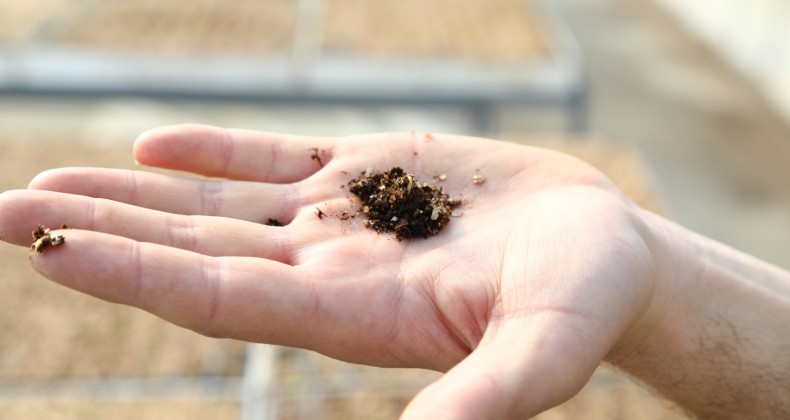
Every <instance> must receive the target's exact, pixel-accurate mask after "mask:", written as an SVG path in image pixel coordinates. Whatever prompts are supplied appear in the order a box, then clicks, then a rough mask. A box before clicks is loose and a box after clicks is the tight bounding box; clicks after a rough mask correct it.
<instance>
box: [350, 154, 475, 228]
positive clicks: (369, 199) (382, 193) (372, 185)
mask: <svg viewBox="0 0 790 420" xmlns="http://www.w3.org/2000/svg"><path fill="white" fill-rule="evenodd" d="M348 189H349V191H351V192H352V193H354V194H355V195H356V196H357V197H359V199H360V200H362V205H361V206H360V211H361V212H362V213H364V214H365V215H366V216H367V220H366V221H365V226H366V227H368V228H370V229H373V230H375V231H377V232H379V233H381V232H393V233H395V237H396V238H397V239H398V240H402V239H405V238H416V237H423V238H428V237H429V236H431V235H436V234H438V233H439V232H440V231H441V230H442V228H444V227H445V226H447V223H449V222H450V215H451V214H452V211H453V209H455V208H456V207H458V206H460V205H461V204H462V203H461V201H460V200H455V199H453V198H450V196H449V195H447V194H445V193H444V192H443V191H442V189H441V188H436V187H434V186H432V185H428V184H427V183H422V182H419V181H418V180H417V179H416V178H415V177H414V175H412V174H407V173H405V172H404V171H403V169H401V168H398V167H395V168H392V169H390V170H388V171H386V172H376V171H373V169H371V168H368V169H366V170H365V172H362V174H361V175H360V176H359V177H358V178H356V179H352V180H351V181H349V183H348Z"/></svg>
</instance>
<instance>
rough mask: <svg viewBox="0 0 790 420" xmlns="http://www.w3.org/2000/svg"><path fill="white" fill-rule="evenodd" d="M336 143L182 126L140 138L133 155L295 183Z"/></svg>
mask: <svg viewBox="0 0 790 420" xmlns="http://www.w3.org/2000/svg"><path fill="white" fill-rule="evenodd" d="M335 145H336V143H335V141H333V140H332V139H328V138H318V137H302V136H289V135H283V134H275V133H267V132H261V131H251V130H238V129H224V128H220V127H213V126H207V125H196V124H183V125H174V126H167V127H161V128H156V129H153V130H149V131H146V132H145V133H143V134H141V135H140V136H139V137H138V138H137V141H136V142H135V145H134V156H135V158H136V159H137V161H138V162H139V163H141V164H144V165H149V166H156V167H160V168H166V169H175V170H180V171H187V172H192V173H196V174H200V175H206V176H215V177H222V178H228V179H238V180H244V181H257V182H269V183H292V182H297V181H300V180H303V179H305V178H307V177H309V176H310V175H312V174H314V173H316V172H317V171H319V170H320V169H321V168H322V167H323V166H324V165H326V164H327V163H329V161H330V160H331V159H332V157H333V154H334V150H335Z"/></svg>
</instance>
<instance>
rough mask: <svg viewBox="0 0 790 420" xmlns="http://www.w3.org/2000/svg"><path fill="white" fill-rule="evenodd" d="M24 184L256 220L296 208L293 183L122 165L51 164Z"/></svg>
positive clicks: (285, 216)
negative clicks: (192, 175)
mask: <svg viewBox="0 0 790 420" xmlns="http://www.w3.org/2000/svg"><path fill="white" fill-rule="evenodd" d="M29 188H31V189H37V190H49V191H58V192H64V193H69V194H77V195H84V196H88V197H95V198H106V199H109V200H113V201H119V202H123V203H128V204H132V205H135V206H139V207H145V208H149V209H153V210H160V211H163V212H168V213H176V214H185V215H204V216H222V217H230V218H235V219H241V220H247V221H251V222H257V223H264V222H266V221H267V220H268V219H269V218H272V219H278V220H280V221H281V222H288V221H290V220H291V219H292V218H293V213H294V209H296V208H298V203H296V201H298V198H297V196H296V189H295V188H294V186H293V185H279V184H263V183H257V182H244V181H227V180H222V181H218V180H211V179H192V178H181V177H174V176H167V175H161V174H156V173H150V172H141V171H129V170H121V169H102V168H60V169H52V170H49V171H45V172H43V173H41V174H39V175H38V176H36V177H35V178H34V179H33V180H32V181H31V182H30V185H29Z"/></svg>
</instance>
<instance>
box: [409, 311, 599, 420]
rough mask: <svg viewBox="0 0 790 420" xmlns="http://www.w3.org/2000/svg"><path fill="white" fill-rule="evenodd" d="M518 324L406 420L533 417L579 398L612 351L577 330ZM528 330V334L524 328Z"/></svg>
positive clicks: (428, 391) (448, 377)
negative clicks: (570, 399)
mask: <svg viewBox="0 0 790 420" xmlns="http://www.w3.org/2000/svg"><path fill="white" fill-rule="evenodd" d="M518 324H520V325H517V324H516V323H513V325H511V326H508V327H507V328H499V329H498V331H497V332H496V333H495V334H496V335H495V337H493V338H492V339H489V340H486V339H485V338H484V340H483V341H482V342H481V344H480V345H479V346H478V348H477V349H475V350H474V351H473V352H472V353H471V354H470V355H469V356H468V357H467V358H466V359H464V360H463V361H461V363H459V364H458V365H456V366H455V367H453V368H452V369H450V370H449V371H448V372H447V373H446V374H445V375H444V376H442V377H441V378H440V379H439V380H437V381H436V382H434V383H433V384H431V385H430V386H428V387H427V388H425V389H424V390H422V392H420V393H419V394H418V395H417V397H415V398H414V400H413V401H412V402H411V403H410V404H409V406H408V407H407V408H406V411H405V412H404V413H403V417H402V418H403V419H432V420H438V419H510V418H515V419H519V418H528V417H531V416H534V415H537V414H538V413H540V412H542V411H544V410H547V409H549V408H551V407H553V406H555V405H559V404H561V403H562V402H564V401H566V400H567V399H569V398H571V397H572V396H573V395H575V394H576V393H577V392H579V390H581V388H582V387H583V386H584V384H585V383H586V382H587V381H588V380H589V379H590V376H592V373H593V372H594V371H595V369H596V367H597V366H598V364H599V363H600V362H601V360H602V359H603V357H604V355H605V353H606V350H605V349H600V350H599V351H595V350H594V347H596V346H589V345H587V343H585V342H584V340H583V338H581V337H580V336H579V331H578V330H577V329H573V328H557V325H556V324H553V325H551V324H552V323H548V324H549V325H550V326H551V327H552V328H548V325H545V324H544V326H543V327H537V328H535V327H536V326H535V325H527V324H532V322H530V323H518ZM524 328H526V330H524Z"/></svg>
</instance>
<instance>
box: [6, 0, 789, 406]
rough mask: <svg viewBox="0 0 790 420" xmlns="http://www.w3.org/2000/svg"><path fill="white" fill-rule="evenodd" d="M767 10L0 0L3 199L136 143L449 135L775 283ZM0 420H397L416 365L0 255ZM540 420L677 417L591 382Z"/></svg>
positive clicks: (13, 251) (519, 3)
mask: <svg viewBox="0 0 790 420" xmlns="http://www.w3.org/2000/svg"><path fill="white" fill-rule="evenodd" d="M788 21H790V3H788V2H787V1H783V0H760V1H748V2H747V1H745V0H739V1H730V2H726V3H722V2H715V1H710V0H705V1H702V0H700V1H696V2H684V1H681V0H630V1H629V0H553V1H551V2H550V3H549V2H540V1H537V0H531V1H526V0H436V1H432V2H425V1H419V0H375V1H374V0H367V1H366V0H237V1H234V2H222V1H219V0H188V1H183V2H178V3H175V2H162V1H157V0H135V1H131V0H126V1H124V0H113V1H107V0H105V1H99V0H27V1H24V2H21V1H11V0H0V146H1V147H0V187H1V188H2V190H8V189H14V188H24V187H25V186H26V184H27V182H28V181H29V180H30V179H31V178H32V177H33V176H34V175H35V174H36V173H38V172H40V171H42V170H45V169H47V168H51V167H59V166H111V167H121V168H134V162H133V160H132V158H131V153H130V152H131V144H132V141H133V140H134V138H135V137H136V135H137V134H139V133H140V132H142V131H144V130H145V129H148V128H152V127H155V126H159V125H163V124H171V123H183V122H198V123H208V124H218V125H222V126H233V127H241V128H250V129H263V130H269V131H282V132H289V133H296V134H313V135H345V134H355V133H361V132H371V131H376V132H378V131H390V130H398V131H423V132H453V133H461V134H473V135H483V136H489V137H494V138H499V139H504V140H510V141H514V142H519V143H525V144H535V145H539V146H543V147H551V148H557V149H560V150H562V151H565V152H567V153H571V154H575V155H578V156H580V157H582V158H583V159H586V160H588V161H590V162H591V163H593V164H594V165H596V166H598V167H599V168H601V169H602V170H604V171H605V172H606V173H607V174H609V176H610V177H612V178H613V180H614V181H615V182H616V183H617V184H618V185H620V186H621V188H623V189H624V190H625V191H626V192H627V193H628V194H629V195H630V196H631V197H632V198H634V200H635V201H637V202H638V203H639V204H641V205H643V206H645V207H648V208H650V209H652V210H654V211H657V212H660V213H663V214H665V215H667V216H668V217H670V218H672V219H674V220H676V221H678V222H679V223H680V224H682V225H684V226H687V227H689V228H691V229H693V230H696V231H698V232H701V233H703V234H705V235H708V236H710V237H713V238H714V239H717V240H719V241H722V242H724V243H726V244H729V245H731V246H733V247H735V248H738V249H741V250H744V251H746V252H749V253H751V254H754V255H756V256H758V257H760V258H762V259H765V260H768V261H769V262H772V263H774V264H777V265H779V266H782V267H784V268H790V252H788V250H790V239H789V238H790V235H788V232H790V188H787V186H786V184H787V180H788V179H790V128H789V127H790V76H789V75H790V27H789V26H787V25H786V22H788ZM0 279H1V280H2V282H3V285H4V291H3V293H2V294H1V295H0V419H6V418H8V419H39V418H48V419H92V418H117V419H124V418H129V419H131V418H134V419H141V418H171V419H179V418H184V419H186V418H189V419H201V418H205V419H233V418H244V419H261V418H265V419H275V418H281V419H291V418H295V419H298V418H309V419H313V418H344V419H345V418H365V419H369V418H395V417H396V416H397V414H398V413H400V411H401V410H402V409H403V407H404V406H405V404H406V403H407V402H408V401H409V399H410V398H411V397H412V396H413V395H414V394H415V393H416V392H417V391H418V390H419V389H420V388H421V387H423V386H424V385H425V384H427V383H428V382H430V381H431V380H433V379H435V378H436V377H437V374H436V373H433V372H425V371H420V370H401V369H374V368H365V367H358V366H353V365H348V364H345V363H340V362H337V361H333V360H331V359H327V358H324V357H321V356H319V355H316V354H313V353H309V352H304V351H298V350H293V349H284V348H277V347H272V346H257V345H247V344H245V343H240V342H236V341H232V340H213V339H207V338H204V337H200V336H198V335H196V334H194V333H192V332H190V331H185V330H182V329H179V328H177V327H174V326H171V325H168V324H166V323H165V322H164V321H161V320H159V319H157V318H155V317H153V316H150V315H148V314H145V313H142V312H140V311H136V310H133V309H131V308H126V307H120V306H116V305H110V304H107V303H104V302H100V301H97V300H95V299H91V298H88V297H85V296H82V295H79V294H77V293H75V292H72V291H69V290H65V289H63V288H61V287H58V286H56V285H54V284H51V283H49V282H47V281H44V280H43V279H42V278H40V277H39V276H37V275H36V274H35V273H33V272H32V270H30V269H29V267H28V263H27V250H25V249H20V248H15V247H12V246H9V245H6V244H0ZM539 418H541V419H571V418H585V419H640V418H643V419H659V418H683V414H682V413H681V412H680V411H679V410H677V409H676V408H674V407H672V405H671V404H669V403H667V402H664V401H661V400H660V399H657V398H654V397H653V396H652V395H651V393H650V392H649V391H647V390H645V389H643V388H640V387H639V386H637V385H636V384H634V383H633V382H632V381H631V380H630V379H628V378H627V377H625V376H624V375H621V374H618V373H616V372H613V371H612V370H611V369H608V368H602V369H601V370H600V371H599V372H598V373H596V375H595V376H594V377H593V380H592V381H591V382H590V384H589V385H588V386H587V387H586V388H585V389H584V390H583V391H582V393H581V394H579V395H578V396H577V397H575V398H574V399H572V400H571V401H569V402H568V403H566V404H564V405H563V406H561V407H558V408H556V409H554V410H551V411H549V412H547V413H545V414H543V415H541V416H539Z"/></svg>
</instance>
